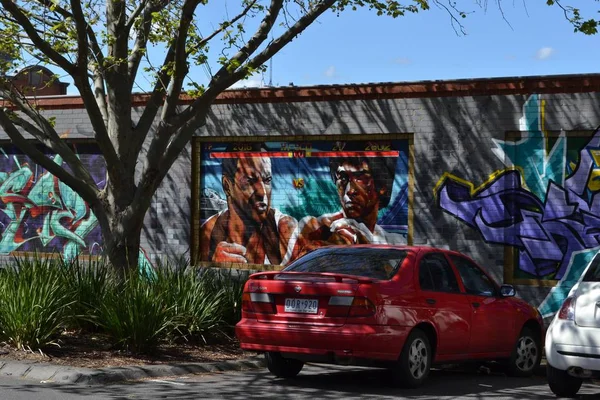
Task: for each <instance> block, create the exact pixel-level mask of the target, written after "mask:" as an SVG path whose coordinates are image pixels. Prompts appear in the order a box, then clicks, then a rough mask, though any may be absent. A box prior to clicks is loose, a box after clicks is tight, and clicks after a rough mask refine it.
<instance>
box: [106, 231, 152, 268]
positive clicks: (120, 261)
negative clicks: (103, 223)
mask: <svg viewBox="0 0 600 400" xmlns="http://www.w3.org/2000/svg"><path fill="white" fill-rule="evenodd" d="M111 225H112V229H111V231H110V232H109V233H108V235H107V234H106V233H105V232H104V229H103V230H102V231H103V232H102V236H103V240H104V252H105V254H106V256H107V257H108V261H109V262H110V263H111V265H112V267H113V269H114V270H115V271H117V273H118V274H119V275H120V276H125V275H127V274H128V273H132V272H135V271H137V270H138V261H139V260H138V258H139V253H140V237H141V233H142V229H141V226H139V227H138V226H134V227H131V226H127V225H128V224H125V223H123V222H122V221H112V223H111Z"/></svg>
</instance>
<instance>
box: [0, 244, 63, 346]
mask: <svg viewBox="0 0 600 400" xmlns="http://www.w3.org/2000/svg"><path fill="white" fill-rule="evenodd" d="M62 276H63V275H62V270H61V262H60V260H56V259H51V258H40V257H39V256H37V255H35V256H33V257H25V258H16V259H15V260H14V264H7V265H5V266H4V267H3V268H2V271H1V274H0V331H1V337H2V340H4V341H6V342H7V343H9V344H11V345H13V346H14V347H16V348H18V349H31V350H36V349H41V348H43V347H45V346H47V345H49V344H53V343H55V338H56V336H57V335H58V334H59V333H60V332H61V330H62V329H63V328H64V327H65V326H66V325H67V323H68V321H69V319H70V318H71V306H72V305H73V304H74V303H75V299H74V294H73V291H72V289H71V288H70V287H68V286H66V285H64V281H63V279H62Z"/></svg>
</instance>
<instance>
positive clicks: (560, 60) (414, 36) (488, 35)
mask: <svg viewBox="0 0 600 400" xmlns="http://www.w3.org/2000/svg"><path fill="white" fill-rule="evenodd" d="M221 1H224V3H221ZM443 1H444V0H443ZM565 1H568V2H570V3H571V4H575V5H577V6H579V7H583V6H586V7H589V8H588V9H587V11H588V15H591V16H594V17H600V16H598V14H597V12H598V10H600V3H597V2H593V1H591V0H565ZM489 2H490V3H493V0H489ZM227 3H229V4H231V3H237V2H236V1H234V0H218V1H217V3H215V4H227ZM458 3H459V4H463V5H464V7H465V8H463V9H464V10H466V11H472V13H471V14H469V15H468V17H467V18H466V19H464V20H462V22H463V26H464V29H465V30H466V34H465V35H463V34H457V33H456V31H455V29H454V28H453V26H452V23H451V20H450V17H449V16H448V13H447V12H446V11H445V10H442V9H440V8H438V7H435V6H432V7H431V9H430V10H429V11H425V12H420V13H418V14H407V15H406V16H404V17H400V18H396V19H393V18H391V17H385V16H376V15H375V13H374V12H371V11H369V10H366V9H359V10H358V11H346V12H344V13H341V14H340V15H339V16H338V15H336V14H335V13H333V12H331V11H328V12H326V13H325V14H323V15H322V16H321V17H320V18H319V19H318V20H317V22H316V23H314V24H313V25H311V26H309V27H308V29H307V30H306V31H305V32H303V33H302V34H301V35H300V36H299V37H298V38H296V39H295V40H294V41H292V42H291V43H290V44H289V45H287V46H286V47H285V48H284V49H282V50H281V51H280V52H279V53H278V54H277V55H276V56H275V57H274V58H273V60H272V62H271V63H267V64H268V66H270V67H271V69H270V71H267V72H264V73H262V74H257V75H255V76H252V77H250V78H249V79H247V80H245V81H241V82H238V83H237V84H236V85H234V87H261V86H265V85H268V84H269V83H272V85H273V86H288V85H290V84H293V85H295V86H312V85H331V84H354V83H373V82H414V81H423V80H447V79H469V78H489V77H508V76H532V75H534V76H535V75H554V74H583V73H595V72H600V51H599V50H600V34H598V35H595V36H586V35H584V34H582V33H575V32H574V31H573V27H572V26H571V25H570V24H569V23H568V21H566V20H565V18H564V15H563V14H562V11H561V10H560V9H559V8H558V7H556V6H552V7H549V6H547V5H546V0H503V13H504V16H503V15H502V13H501V12H500V11H499V10H498V9H497V7H495V6H494V5H493V4H491V5H490V6H489V7H488V9H487V10H483V9H481V8H480V7H478V6H477V5H476V4H475V1H472V0H458ZM158 52H159V53H160V51H158ZM213 72H214V70H213ZM192 77H193V78H194V79H195V80H196V81H198V82H200V83H207V82H208V77H209V75H208V74H207V72H206V71H205V70H203V69H196V70H194V71H193V72H192ZM61 80H63V81H66V82H70V80H69V78H68V77H67V76H63V77H62V78H61ZM148 88H149V85H148V86H146V85H144V84H143V82H142V83H141V85H140V86H139V89H141V90H137V91H143V90H147V89H148ZM68 94H77V91H76V89H75V88H74V86H73V85H70V86H69V88H68Z"/></svg>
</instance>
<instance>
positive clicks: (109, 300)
mask: <svg viewBox="0 0 600 400" xmlns="http://www.w3.org/2000/svg"><path fill="white" fill-rule="evenodd" d="M157 289H158V285H157V284H156V281H155V280H153V279H148V278H147V277H146V276H140V275H131V276H130V277H128V278H127V279H125V280H124V281H122V282H117V281H115V283H114V284H113V285H111V286H110V287H109V288H108V290H107V292H106V294H105V295H104V300H103V302H102V303H100V304H98V305H97V311H96V313H97V315H98V325H99V326H101V327H102V328H103V330H104V331H105V332H106V333H107V334H108V335H109V336H110V337H111V339H112V341H113V342H114V344H115V345H116V346H117V347H120V348H123V349H126V350H128V351H131V352H134V353H148V352H151V351H152V350H153V349H154V348H155V347H156V346H157V345H158V344H159V343H160V342H161V341H162V340H163V339H165V338H167V337H168V336H169V334H170V333H171V332H172V331H173V329H174V328H175V327H176V326H177V323H176V320H175V313H174V312H173V309H174V306H173V304H172V303H171V302H170V301H169V296H168V294H167V293H164V292H162V291H160V290H157Z"/></svg>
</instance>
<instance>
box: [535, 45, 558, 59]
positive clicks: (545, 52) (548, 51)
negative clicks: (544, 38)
mask: <svg viewBox="0 0 600 400" xmlns="http://www.w3.org/2000/svg"><path fill="white" fill-rule="evenodd" d="M552 54H554V49H553V48H552V47H542V48H541V49H539V50H538V51H537V53H535V58H537V59H538V60H546V59H548V58H550V56H552Z"/></svg>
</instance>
